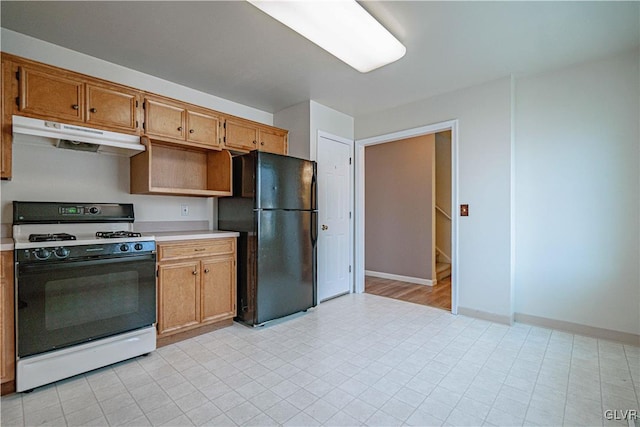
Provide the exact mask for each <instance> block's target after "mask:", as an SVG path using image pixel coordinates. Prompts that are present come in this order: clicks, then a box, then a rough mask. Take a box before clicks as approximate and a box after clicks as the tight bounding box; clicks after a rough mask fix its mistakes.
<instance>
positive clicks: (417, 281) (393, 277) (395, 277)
mask: <svg viewBox="0 0 640 427" xmlns="http://www.w3.org/2000/svg"><path fill="white" fill-rule="evenodd" d="M364 275H365V276H372V277H379V278H381V279H389V280H398V281H400V282H409V283H415V284H416V285H424V286H433V282H432V281H431V280H429V279H420V278H419V277H409V276H400V275H399V274H390V273H381V272H379V271H371V270H365V271H364Z"/></svg>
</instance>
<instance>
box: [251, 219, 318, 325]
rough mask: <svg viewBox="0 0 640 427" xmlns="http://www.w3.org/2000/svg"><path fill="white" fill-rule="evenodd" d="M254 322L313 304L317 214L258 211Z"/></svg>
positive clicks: (315, 299)
mask: <svg viewBox="0 0 640 427" xmlns="http://www.w3.org/2000/svg"><path fill="white" fill-rule="evenodd" d="M257 215H258V254H257V261H258V263H257V264H258V265H257V267H258V268H257V275H256V280H257V287H256V288H257V289H256V290H257V292H256V293H257V295H256V306H255V311H256V312H255V323H256V324H261V323H264V322H267V321H269V320H273V319H277V318H280V317H283V316H288V315H290V314H293V313H297V312H299V311H303V310H306V309H308V308H310V307H314V306H315V305H316V304H317V296H316V294H317V292H316V240H317V213H316V212H311V211H282V210H267V211H258V212H257Z"/></svg>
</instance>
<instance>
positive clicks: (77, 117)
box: [17, 65, 85, 122]
mask: <svg viewBox="0 0 640 427" xmlns="http://www.w3.org/2000/svg"><path fill="white" fill-rule="evenodd" d="M17 75H18V81H19V86H18V87H19V90H20V91H19V93H18V102H17V104H18V109H19V111H20V112H21V113H23V114H29V115H34V116H47V117H52V118H55V119H59V120H65V121H72V122H82V121H83V120H84V113H85V110H84V108H83V107H84V104H83V100H84V96H83V95H84V83H82V81H81V80H79V79H73V78H69V77H68V76H67V75H65V74H63V73H60V74H53V73H51V71H49V70H46V69H42V68H39V67H35V66H28V65H21V66H18V74H17Z"/></svg>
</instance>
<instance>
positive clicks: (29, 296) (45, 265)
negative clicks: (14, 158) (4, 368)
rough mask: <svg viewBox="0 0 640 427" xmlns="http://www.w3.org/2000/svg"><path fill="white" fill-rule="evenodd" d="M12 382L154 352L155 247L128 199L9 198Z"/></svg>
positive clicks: (38, 381)
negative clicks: (13, 326) (137, 222)
mask: <svg viewBox="0 0 640 427" xmlns="http://www.w3.org/2000/svg"><path fill="white" fill-rule="evenodd" d="M13 214H14V215H13V216H14V218H13V236H14V241H15V261H16V269H15V271H16V350H17V364H16V389H17V391H25V390H30V389H33V388H35V387H39V386H41V385H44V384H48V383H51V382H54V381H58V380H60V379H63V378H67V377H70V376H73V375H77V374H79V373H82V372H86V371H89V370H92V369H96V368H99V367H102V366H106V365H109V364H112V363H116V362H119V361H121V360H125V359H129V358H132V357H136V356H139V355H142V354H146V353H149V352H151V351H153V350H155V345H156V336H155V326H154V324H155V322H156V285H155V269H156V267H155V262H156V247H155V239H154V237H153V236H149V235H144V236H143V235H141V234H140V233H136V232H134V231H133V221H134V213H133V205H132V204H117V203H55V202H14V203H13Z"/></svg>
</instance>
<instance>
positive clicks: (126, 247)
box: [120, 245, 129, 252]
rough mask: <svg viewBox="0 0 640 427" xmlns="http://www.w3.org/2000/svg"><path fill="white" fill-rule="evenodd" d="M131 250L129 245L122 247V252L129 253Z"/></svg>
mask: <svg viewBox="0 0 640 427" xmlns="http://www.w3.org/2000/svg"><path fill="white" fill-rule="evenodd" d="M128 250H129V245H120V251H122V252H127V251H128Z"/></svg>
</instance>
